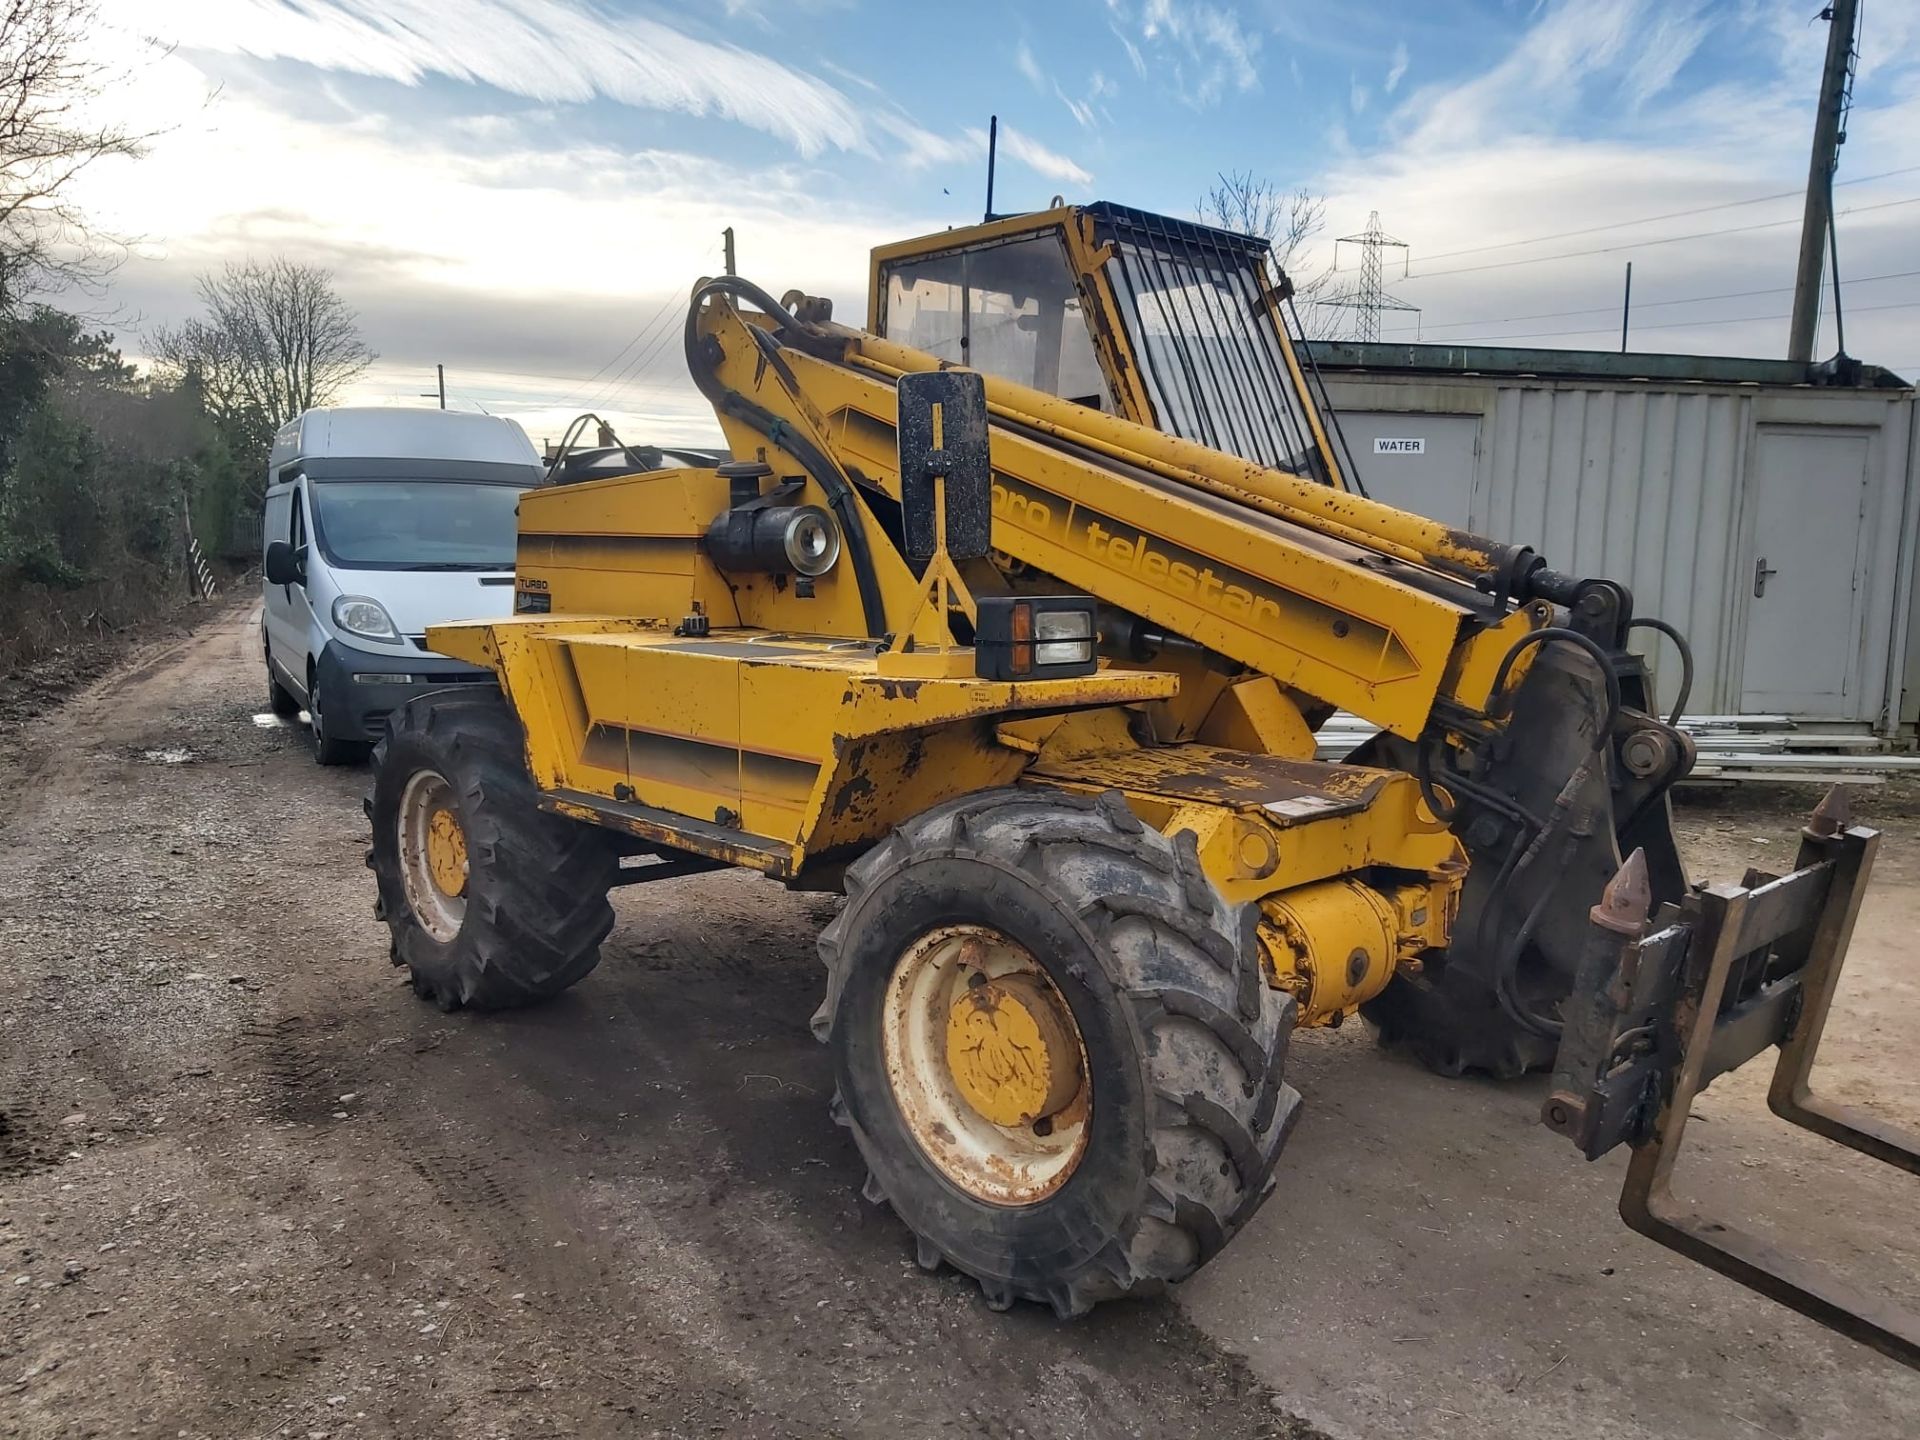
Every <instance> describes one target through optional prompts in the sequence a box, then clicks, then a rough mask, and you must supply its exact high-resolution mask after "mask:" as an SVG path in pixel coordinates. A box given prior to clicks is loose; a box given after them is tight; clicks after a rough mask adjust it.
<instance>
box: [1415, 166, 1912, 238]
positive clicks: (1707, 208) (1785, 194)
mask: <svg viewBox="0 0 1920 1440" xmlns="http://www.w3.org/2000/svg"><path fill="white" fill-rule="evenodd" d="M1916 171H1920V165H1907V166H1904V167H1902V168H1901V169H1898V170H1882V171H1881V172H1880V173H1879V174H1877V175H1861V176H1859V177H1857V178H1856V179H1852V180H1839V181H1836V182H1834V183H1835V184H1836V185H1865V184H1866V183H1867V182H1868V181H1870V180H1890V179H1892V178H1893V177H1894V176H1896V175H1911V174H1913V173H1914V172H1916ZM1802 193H1804V192H1802V191H1799V190H1782V191H1779V192H1778V193H1776V194H1773V195H1755V196H1754V197H1753V198H1751V199H1749V200H1727V201H1723V202H1722V203H1720V204H1718V205H1699V206H1695V207H1694V208H1693V209H1691V210H1669V211H1667V212H1666V213H1665V214H1664V215H1643V216H1642V217H1641V218H1640V219H1638V220H1615V221H1612V222H1610V223H1608V224H1606V225H1589V226H1587V227H1586V228H1585V229H1584V230H1560V231H1556V232H1555V233H1554V234H1552V235H1535V236H1534V237H1533V238H1532V239H1530V240H1502V241H1500V242H1498V243H1497V244H1493V245H1469V246H1468V247H1467V248H1466V249H1464V250H1442V251H1441V252H1440V253H1439V254H1437V255H1429V256H1427V259H1429V260H1452V259H1454V258H1455V257H1457V256H1460V255H1480V254H1484V253H1485V252H1487V251H1489V250H1512V249H1515V248H1517V247H1518V246H1521V245H1544V244H1545V243H1546V242H1547V241H1549V240H1571V239H1574V238H1575V237H1576V236H1580V235H1598V234H1599V233H1600V232H1601V231H1603V230H1627V229H1631V228H1632V227H1633V226H1635V225H1652V224H1654V223H1656V222H1658V221H1661V220H1680V219H1684V218H1685V217H1686V216H1688V215H1706V214H1710V213H1711V212H1713V211H1715V210H1738V209H1739V208H1740V207H1741V206H1743V205H1764V204H1766V202H1767V201H1769V200H1794V199H1798V198H1799V197H1800V195H1801V194H1802Z"/></svg>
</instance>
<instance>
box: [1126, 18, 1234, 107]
mask: <svg viewBox="0 0 1920 1440" xmlns="http://www.w3.org/2000/svg"><path fill="white" fill-rule="evenodd" d="M1109 9H1110V10H1112V11H1113V12H1114V13H1115V14H1116V15H1118V16H1120V17H1121V19H1122V21H1123V22H1124V23H1126V24H1127V25H1128V26H1129V28H1131V29H1133V30H1134V32H1135V33H1136V34H1138V36H1139V37H1140V43H1139V45H1138V46H1136V45H1135V44H1134V42H1133V41H1131V40H1129V39H1128V38H1127V36H1126V35H1125V34H1124V33H1122V31H1121V29H1120V27H1119V26H1118V25H1116V26H1115V30H1114V33H1115V34H1116V35H1119V36H1120V42H1121V44H1122V45H1124V46H1126V48H1127V55H1128V58H1129V59H1131V60H1132V61H1133V64H1134V69H1135V70H1137V71H1138V72H1139V73H1140V74H1141V75H1142V76H1145V75H1146V74H1147V73H1148V64H1149V60H1148V57H1151V64H1152V66H1153V68H1154V69H1155V70H1157V71H1161V72H1164V73H1165V75H1166V76H1167V78H1168V79H1169V80H1170V81H1171V82H1172V87H1173V89H1174V91H1175V92H1176V93H1177V94H1178V95H1179V96H1180V98H1181V99H1182V100H1184V101H1185V102H1186V103H1188V104H1189V105H1193V106H1195V107H1196V108H1205V107H1206V106H1209V105H1212V104H1214V103H1215V102H1217V101H1218V100H1219V99H1220V98H1221V96H1222V95H1224V94H1225V93H1226V92H1227V90H1228V89H1229V88H1231V89H1234V90H1242V91H1246V90H1254V89H1257V88H1258V87H1259V84H1260V72H1259V69H1258V65H1257V62H1258V59H1259V55H1260V37H1259V36H1258V35H1257V34H1255V33H1252V32H1250V31H1249V30H1248V29H1247V28H1246V26H1245V25H1244V24H1243V23H1242V22H1241V20H1240V15H1239V12H1238V11H1236V10H1234V9H1232V8H1230V7H1226V6H1220V5H1213V4H1208V3H1205V0H1141V4H1140V6H1139V8H1138V10H1137V11H1136V12H1134V13H1133V14H1131V15H1128V13H1127V11H1126V9H1125V7H1124V5H1121V4H1118V3H1110V5H1109ZM1143 50H1144V51H1145V52H1146V54H1145V55H1143V54H1142V51H1143Z"/></svg>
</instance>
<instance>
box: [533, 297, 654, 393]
mask: <svg viewBox="0 0 1920 1440" xmlns="http://www.w3.org/2000/svg"><path fill="white" fill-rule="evenodd" d="M673 303H674V296H673V295H672V294H671V293H669V294H668V295H667V296H666V298H664V299H663V300H661V302H660V306H659V308H658V309H657V310H655V311H654V313H653V315H652V316H651V317H650V318H649V319H648V320H646V321H645V322H644V323H643V324H642V325H641V326H640V328H639V329H638V330H636V331H634V333H633V339H631V340H629V341H627V343H626V344H624V345H622V346H621V347H620V349H619V351H618V353H616V354H615V355H614V357H613V358H612V359H611V360H609V361H607V363H606V364H604V365H602V366H601V367H600V368H599V369H598V370H596V371H594V372H593V374H591V375H589V376H588V377H587V378H586V379H585V380H583V381H581V382H580V389H579V390H578V391H573V392H570V393H569V394H567V395H566V396H565V397H564V398H563V399H562V400H561V401H560V404H561V405H562V406H565V405H567V404H569V403H571V402H572V400H573V399H574V398H575V396H576V395H579V394H583V393H585V391H586V390H587V389H588V388H589V387H591V386H592V385H593V383H594V382H595V381H597V380H598V379H599V378H600V377H601V376H602V375H604V374H606V373H607V371H609V370H611V369H612V368H613V367H614V366H615V365H618V364H619V363H620V360H621V358H622V357H623V356H625V355H626V353H627V352H628V351H629V350H631V349H633V347H634V346H635V345H636V344H638V343H639V341H640V337H641V335H643V334H645V333H646V331H647V330H649V329H650V328H651V327H652V326H653V325H654V324H655V323H656V322H657V321H658V320H659V318H660V317H661V316H662V315H664V314H666V312H667V310H668V308H669V307H671V306H672V305H673Z"/></svg>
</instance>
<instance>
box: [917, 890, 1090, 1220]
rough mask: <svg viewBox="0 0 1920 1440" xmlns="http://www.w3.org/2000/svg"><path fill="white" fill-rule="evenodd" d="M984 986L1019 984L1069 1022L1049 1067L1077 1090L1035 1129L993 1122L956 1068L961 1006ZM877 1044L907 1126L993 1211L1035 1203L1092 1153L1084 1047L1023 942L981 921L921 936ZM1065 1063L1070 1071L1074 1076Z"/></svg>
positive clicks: (951, 1176)
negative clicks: (955, 1029) (955, 1045)
mask: <svg viewBox="0 0 1920 1440" xmlns="http://www.w3.org/2000/svg"><path fill="white" fill-rule="evenodd" d="M983 981H984V982H1002V984H1003V985H1004V986H1006V987H1009V988H1012V987H1017V988H1018V989H1019V990H1020V991H1021V993H1023V994H1025V995H1027V996H1029V997H1034V998H1037V999H1038V1000H1039V1001H1040V1002H1041V1004H1042V1005H1044V1006H1046V1007H1047V1010H1048V1014H1049V1015H1051V1016H1057V1017H1058V1018H1059V1020H1060V1021H1061V1022H1063V1026H1062V1028H1063V1030H1064V1036H1065V1040H1064V1053H1062V1046H1061V1044H1060V1043H1059V1042H1057V1041H1056V1043H1055V1045H1054V1046H1052V1047H1051V1050H1052V1052H1053V1054H1054V1057H1055V1058H1054V1059H1053V1062H1052V1063H1053V1065H1054V1067H1055V1072H1056V1076H1057V1078H1056V1087H1057V1090H1064V1089H1066V1088H1068V1087H1069V1086H1071V1088H1072V1098H1071V1099H1069V1100H1067V1101H1065V1103H1064V1104H1063V1105H1062V1106H1061V1107H1060V1108H1058V1109H1056V1110H1054V1111H1053V1113H1051V1114H1047V1115H1043V1116H1042V1117H1041V1118H1040V1119H1038V1120H1037V1121H1034V1122H1033V1123H1024V1124H1023V1123H1013V1124H1006V1123H998V1122H996V1121H995V1120H993V1119H989V1118H988V1117H987V1116H986V1115H985V1114H983V1113H981V1110H980V1109H978V1108H976V1105H975V1103H974V1102H973V1101H971V1100H970V1099H969V1098H968V1095H967V1092H966V1090H965V1089H964V1088H963V1086H962V1083H961V1081H960V1080H959V1079H957V1078H956V1075H955V1071H954V1066H953V1064H952V1063H950V1058H949V1057H950V1053H951V1052H950V1045H951V1043H952V1040H951V1035H952V1033H953V1026H954V1024H955V1020H954V1016H955V1013H956V1009H957V1007H958V1006H959V1005H960V1004H961V1003H962V1002H964V1001H966V1000H967V999H968V997H969V996H970V995H971V994H973V992H974V991H975V990H976V988H977V987H979V986H980V985H981V983H982V982H983ZM963 1013H964V1012H963ZM881 1040H882V1049H883V1051H884V1055H885V1060H886V1066H887V1078H888V1081H889V1083H890V1084H891V1085H892V1087H893V1098H894V1101H895V1103H896V1105H897V1106H898V1107H899V1110H900V1114H901V1117H902V1118H903V1119H904V1120H905V1121H906V1124H907V1129H908V1130H909V1131H910V1132H911V1133H912V1135H913V1138H914V1140H915V1141H916V1143H918V1144H919V1146H920V1148H921V1150H922V1152H924V1153H925V1155H926V1156H927V1158H928V1159H930V1160H931V1161H932V1162H933V1164H934V1165H935V1167H936V1168H937V1169H938V1170H939V1171H940V1173H941V1174H942V1175H944V1176H946V1178H947V1179H948V1180H950V1181H952V1182H953V1183H954V1184H955V1185H957V1186H959V1187H960V1189H962V1190H964V1191H966V1192H967V1193H968V1194H969V1195H972V1196H974V1197H975V1198H977V1199H981V1200H985V1201H988V1202H990V1203H992V1204H996V1205H1031V1204H1033V1203H1035V1202H1036V1201H1039V1200H1043V1199H1045V1198H1046V1197H1047V1196H1049V1195H1051V1194H1052V1193H1053V1192H1054V1191H1056V1190H1058V1189H1059V1188H1060V1187H1061V1186H1062V1185H1063V1184H1065V1183H1066V1181H1067V1178H1068V1177H1069V1176H1070V1175H1072V1173H1073V1171H1074V1169H1075V1168H1076V1167H1077V1166H1078V1164H1079V1162H1080V1158H1081V1156H1082V1155H1083V1154H1084V1153H1085V1150H1086V1145H1087V1135H1088V1123H1087V1122H1088V1114H1089V1111H1090V1109H1091V1106H1092V1096H1091V1087H1090V1086H1089V1085H1088V1083H1087V1081H1086V1075H1087V1059H1086V1046H1085V1042H1084V1041H1083V1040H1082V1039H1081V1037H1080V1032H1079V1028H1078V1026H1077V1025H1075V1024H1074V1022H1073V1019H1072V1011H1071V1009H1070V1008H1069V1007H1068V1006H1067V1004H1066V1001H1065V999H1064V997H1062V996H1061V995H1060V992H1059V990H1058V989H1057V988H1056V987H1055V986H1054V984H1053V982H1052V980H1051V979H1050V978H1048V976H1047V974H1046V972H1045V970H1043V969H1042V968H1041V966H1040V965H1039V963H1038V962H1037V961H1035V960H1034V958H1033V956H1032V954H1031V953H1029V952H1028V951H1027V949H1026V948H1025V947H1024V946H1021V945H1019V944H1016V943H1015V942H1014V941H1012V940H1010V939H1009V938H1008V937H1007V936H1005V935H1003V934H1001V933H1000V932H999V931H998V930H995V929H992V928H991V927H988V926H984V925H949V926H943V927H942V928H940V929H938V930H933V931H930V932H929V933H928V934H926V935H923V936H922V937H921V938H920V939H919V940H917V941H915V942H914V943H913V944H912V945H911V946H909V947H908V948H907V950H906V952H905V953H904V954H903V955H902V956H901V957H900V959H899V961H898V962H897V963H896V964H895V966H894V970H893V975H892V976H891V977H890V978H889V980H888V982H887V993H886V1001H885V1006H884V1011H883V1015H882V1020H881ZM1023 1053H1024V1052H1023ZM1064 1065H1070V1066H1071V1067H1072V1070H1071V1075H1070V1076H1069V1075H1068V1073H1067V1071H1066V1070H1065V1069H1064V1068H1061V1067H1063V1066H1064ZM1056 1093H1057V1091H1056ZM1048 1103H1051V1102H1048Z"/></svg>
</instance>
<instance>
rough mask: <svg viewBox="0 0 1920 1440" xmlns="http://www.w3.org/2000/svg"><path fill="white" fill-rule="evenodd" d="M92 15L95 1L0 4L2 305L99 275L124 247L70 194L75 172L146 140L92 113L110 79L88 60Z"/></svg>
mask: <svg viewBox="0 0 1920 1440" xmlns="http://www.w3.org/2000/svg"><path fill="white" fill-rule="evenodd" d="M98 19H99V17H98V14H97V11H96V6H95V4H94V0H0V311H4V310H8V309H11V308H12V307H13V306H14V305H15V304H17V303H18V302H19V300H20V299H21V298H22V297H23V296H26V295H29V294H34V293H45V292H50V291H55V290H60V289H64V288H67V287H68V286H72V285H76V284H78V285H84V284H86V283H87V282H89V281H91V280H94V279H97V278H99V277H100V276H101V275H102V274H104V273H105V272H107V271H108V270H111V269H112V268H113V266H114V265H115V264H116V263H117V262H118V259H119V257H120V255H121V254H122V253H124V248H125V247H124V242H122V241H121V240H119V239H118V238H117V237H115V236H112V235H110V234H107V233H106V232H104V231H102V230H100V229H99V228H98V227H96V226H93V225H91V224H89V222H88V220H87V218H86V216H85V215H83V214H82V213H81V211H80V210H79V208H78V207H77V206H76V205H75V204H74V203H73V201H72V199H71V198H70V187H71V185H72V182H73V181H74V179H75V178H76V177H77V176H79V175H80V173H81V172H82V171H84V170H86V169H87V168H88V167H89V166H92V165H95V164H98V163H99V162H100V161H102V160H105V159H110V158H113V157H116V156H138V155H140V154H141V153H142V150H143V144H144V142H145V141H146V140H148V139H150V138H152V137H151V133H135V132H133V131H131V130H129V129H128V128H127V127H125V126H124V125H118V124H107V123H102V122H100V121H99V120H98V119H96V118H94V117H93V115H92V113H91V111H92V106H93V103H94V102H95V101H96V100H97V99H98V98H99V96H100V95H101V94H102V93H103V91H104V90H105V88H106V86H107V85H108V84H109V83H110V82H111V81H112V80H113V79H114V78H115V77H114V76H113V75H112V74H111V73H110V72H109V70H108V68H107V67H106V66H104V65H102V64H101V63H100V62H99V61H97V60H95V59H94V58H93V50H92V48H91V43H90V42H91V35H90V32H91V30H92V28H93V27H94V26H95V25H96V24H97V22H98Z"/></svg>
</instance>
